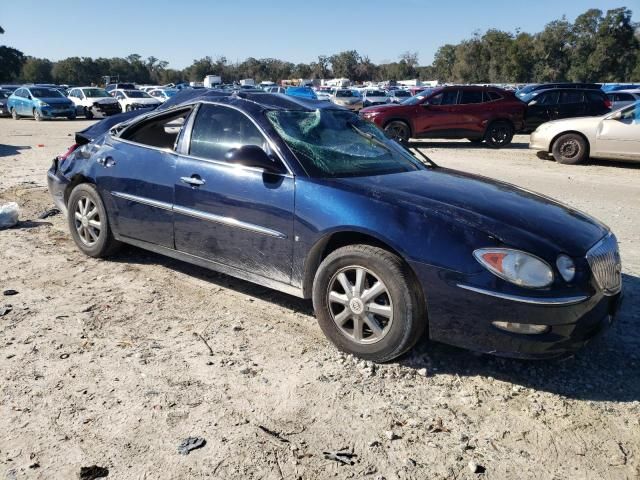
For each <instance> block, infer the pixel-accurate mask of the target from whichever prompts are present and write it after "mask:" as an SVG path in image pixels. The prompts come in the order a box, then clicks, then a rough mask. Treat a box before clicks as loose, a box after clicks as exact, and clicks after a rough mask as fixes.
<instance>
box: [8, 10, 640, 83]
mask: <svg viewBox="0 0 640 480" xmlns="http://www.w3.org/2000/svg"><path fill="white" fill-rule="evenodd" d="M0 33H4V31H3V30H2V28H0ZM167 66H168V63H167V62H166V61H164V60H161V59H159V58H156V57H153V56H151V57H148V58H146V59H143V58H142V57H141V56H140V55H138V54H135V53H134V54H131V55H129V56H127V57H126V58H96V59H93V58H89V57H70V58H65V59H64V60H60V61H57V62H50V61H49V60H47V59H38V58H31V57H25V56H24V55H23V53H22V52H20V51H19V50H16V49H14V48H10V47H4V46H0V81H20V80H22V81H26V82H32V81H33V82H50V81H54V82H56V83H62V84H72V85H90V84H98V83H102V81H103V77H104V76H106V75H108V76H110V77H111V78H112V79H113V80H116V79H119V80H120V81H128V82H137V83H151V84H166V83H171V82H173V83H178V82H180V81H184V80H189V81H198V82H201V81H203V79H204V77H205V76H206V75H220V76H222V79H223V81H224V82H233V81H238V80H241V79H243V78H253V79H254V80H255V81H256V82H260V81H263V80H271V81H278V80H284V79H298V78H305V79H306V78H316V79H317V78H331V77H345V78H349V79H351V80H355V81H366V80H374V81H381V80H406V79H413V78H420V79H423V80H439V81H440V82H459V83H514V82H515V83H529V82H545V81H591V82H620V81H635V82H638V81H640V26H639V25H638V24H636V23H634V22H632V19H631V11H630V10H629V9H628V8H624V7H622V8H615V9H612V10H609V11H607V12H606V13H604V12H602V11H601V10H598V9H595V8H593V9H589V10H587V11H585V12H584V13H583V14H582V15H579V16H578V17H577V18H576V19H575V21H574V22H573V23H571V22H569V21H567V19H566V18H564V17H563V18H561V19H559V20H554V21H552V22H550V23H548V24H547V25H546V26H545V28H544V29H543V30H542V31H541V32H538V33H526V32H520V31H518V30H516V31H515V32H505V31H501V30H496V29H490V30H487V31H486V32H484V33H482V32H477V33H475V34H474V35H473V36H472V37H471V38H469V39H466V40H463V41H461V42H460V43H458V44H457V45H452V44H446V45H442V46H441V47H440V48H438V50H437V52H436V54H435V56H434V60H433V64H432V65H430V66H419V63H418V53H417V52H404V53H402V54H401V55H399V57H398V59H397V61H386V62H383V63H381V64H378V65H376V64H374V63H373V62H372V61H371V60H370V59H369V57H367V56H366V55H361V54H360V53H358V52H357V51H355V50H346V51H343V52H339V53H337V54H335V55H331V56H327V55H320V56H319V57H318V59H317V61H314V62H311V63H309V64H306V63H298V64H293V63H291V62H286V61H283V60H279V59H276V58H259V59H258V58H253V57H249V58H247V59H246V60H244V61H242V62H236V63H232V62H230V61H229V60H228V59H227V58H226V57H224V56H218V57H215V58H214V57H211V56H206V57H203V58H200V59H195V60H194V61H193V63H192V64H191V65H190V66H189V67H187V68H185V69H184V70H175V69H168V68H167Z"/></svg>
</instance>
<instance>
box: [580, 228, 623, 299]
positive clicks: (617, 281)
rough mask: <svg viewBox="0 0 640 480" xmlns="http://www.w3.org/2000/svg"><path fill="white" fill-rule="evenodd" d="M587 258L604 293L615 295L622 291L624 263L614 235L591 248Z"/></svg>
mask: <svg viewBox="0 0 640 480" xmlns="http://www.w3.org/2000/svg"><path fill="white" fill-rule="evenodd" d="M586 258H587V262H589V266H590V267H591V272H592V273H593V278H594V279H595V281H596V284H597V285H598V287H599V288H600V290H602V293H604V294H605V295H615V294H616V293H618V292H619V291H620V290H621V289H622V263H621V261H620V252H619V251H618V241H617V239H616V236H615V235H614V234H613V233H610V234H609V235H607V236H606V237H604V238H603V239H602V240H600V241H599V242H598V243H596V244H595V245H594V246H593V247H591V249H590V250H589V251H588V252H587V257H586Z"/></svg>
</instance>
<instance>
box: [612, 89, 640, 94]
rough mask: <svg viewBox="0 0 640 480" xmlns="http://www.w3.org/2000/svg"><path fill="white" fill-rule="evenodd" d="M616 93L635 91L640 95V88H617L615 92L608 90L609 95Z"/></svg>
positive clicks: (634, 92)
mask: <svg viewBox="0 0 640 480" xmlns="http://www.w3.org/2000/svg"><path fill="white" fill-rule="evenodd" d="M616 93H633V94H635V95H640V88H629V89H627V90H615V91H613V92H607V95H615V94H616Z"/></svg>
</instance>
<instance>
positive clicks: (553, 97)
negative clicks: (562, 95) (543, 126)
mask: <svg viewBox="0 0 640 480" xmlns="http://www.w3.org/2000/svg"><path fill="white" fill-rule="evenodd" d="M537 100H538V105H556V104H557V103H558V92H547V93H543V94H542V95H540V96H538V98H537Z"/></svg>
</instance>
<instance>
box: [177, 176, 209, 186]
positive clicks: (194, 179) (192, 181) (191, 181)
mask: <svg viewBox="0 0 640 480" xmlns="http://www.w3.org/2000/svg"><path fill="white" fill-rule="evenodd" d="M180 181H181V182H182V183H186V184H188V185H192V186H194V187H199V186H200V185H204V184H205V183H206V182H205V181H204V180H203V179H202V178H200V177H198V176H197V175H192V176H191V177H180Z"/></svg>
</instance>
